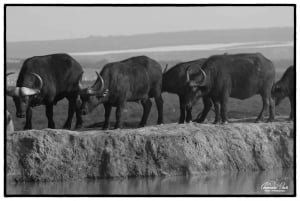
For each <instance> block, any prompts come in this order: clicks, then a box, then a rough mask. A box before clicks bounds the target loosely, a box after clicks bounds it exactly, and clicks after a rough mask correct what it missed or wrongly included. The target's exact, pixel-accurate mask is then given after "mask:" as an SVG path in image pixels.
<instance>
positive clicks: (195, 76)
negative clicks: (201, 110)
mask: <svg viewBox="0 0 300 201" xmlns="http://www.w3.org/2000/svg"><path fill="white" fill-rule="evenodd" d="M190 71H191V66H189V67H187V69H186V72H185V75H186V81H185V102H186V103H187V104H188V105H189V106H192V105H193V104H194V103H195V102H196V101H197V100H198V99H199V98H200V97H201V96H203V95H205V93H206V77H207V76H206V73H205V72H204V71H203V70H202V69H201V68H199V71H198V72H194V73H191V72H190Z"/></svg>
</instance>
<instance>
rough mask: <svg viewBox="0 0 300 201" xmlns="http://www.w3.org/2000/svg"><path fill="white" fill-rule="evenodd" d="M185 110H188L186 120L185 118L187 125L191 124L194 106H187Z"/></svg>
mask: <svg viewBox="0 0 300 201" xmlns="http://www.w3.org/2000/svg"><path fill="white" fill-rule="evenodd" d="M185 109H186V118H185V121H186V122H187V123H189V122H190V121H192V106H190V105H187V106H186V108H185Z"/></svg>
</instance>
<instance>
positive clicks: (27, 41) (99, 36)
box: [5, 26, 295, 43]
mask: <svg viewBox="0 0 300 201" xmlns="http://www.w3.org/2000/svg"><path fill="white" fill-rule="evenodd" d="M272 28H273V29H274V28H295V27H294V26H270V27H253V28H249V27H241V28H215V29H214V28H211V29H191V30H183V31H158V32H147V33H135V34H122V35H89V36H86V37H76V38H58V39H45V40H40V39H38V40H16V41H8V40H6V41H5V42H6V43H30V42H46V41H66V40H80V39H89V38H113V37H130V36H142V35H155V34H168V33H184V32H205V31H218V30H220V31H226V30H253V29H272Z"/></svg>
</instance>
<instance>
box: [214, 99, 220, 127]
mask: <svg viewBox="0 0 300 201" xmlns="http://www.w3.org/2000/svg"><path fill="white" fill-rule="evenodd" d="M213 104H214V107H215V113H216V115H215V121H214V124H217V123H219V122H220V103H219V102H218V101H216V100H213Z"/></svg>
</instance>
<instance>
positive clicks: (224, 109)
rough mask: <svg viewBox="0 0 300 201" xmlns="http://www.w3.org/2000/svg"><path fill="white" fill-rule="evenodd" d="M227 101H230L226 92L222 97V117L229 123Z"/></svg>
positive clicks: (224, 121)
mask: <svg viewBox="0 0 300 201" xmlns="http://www.w3.org/2000/svg"><path fill="white" fill-rule="evenodd" d="M227 103H228V95H227V94H225V95H224V96H223V97H222V100H221V118H222V123H224V124H226V123H228V119H227Z"/></svg>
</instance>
